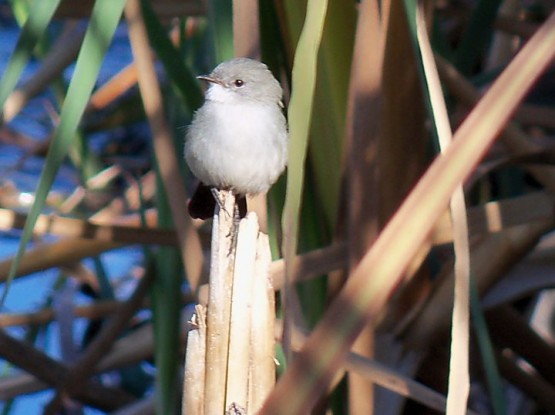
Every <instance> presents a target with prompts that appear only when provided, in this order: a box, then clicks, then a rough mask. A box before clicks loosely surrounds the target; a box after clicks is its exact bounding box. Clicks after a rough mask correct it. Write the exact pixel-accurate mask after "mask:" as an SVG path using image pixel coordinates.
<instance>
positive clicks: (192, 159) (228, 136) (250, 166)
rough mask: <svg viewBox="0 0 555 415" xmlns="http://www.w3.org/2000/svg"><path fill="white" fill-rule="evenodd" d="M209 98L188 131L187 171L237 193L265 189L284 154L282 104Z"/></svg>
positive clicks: (282, 162) (275, 175) (281, 166)
mask: <svg viewBox="0 0 555 415" xmlns="http://www.w3.org/2000/svg"><path fill="white" fill-rule="evenodd" d="M211 89H213V90H215V91H218V90H222V91H221V94H225V93H226V92H227V91H225V90H224V88H211ZM215 93H216V94H217V92H215ZM210 98H211V99H210V100H209V101H206V102H205V104H204V105H203V106H202V108H201V109H199V110H198V111H197V113H196V114H195V117H194V119H193V122H192V124H191V126H190V127H189V130H188V133H187V141H186V145H185V156H186V159H187V163H188V165H189V167H190V168H191V171H192V172H193V173H194V174H195V176H196V177H197V178H199V179H200V180H201V181H202V182H204V183H205V184H207V185H211V186H216V187H219V188H229V189H232V190H234V191H235V192H236V193H239V194H257V193H262V192H265V191H267V190H268V188H269V187H270V186H271V185H272V184H273V183H274V182H275V181H276V180H277V178H278V177H279V175H280V174H281V173H282V172H283V170H284V168H285V164H286V159H287V128H286V123H285V118H284V117H283V114H282V113H281V109H280V108H279V106H278V105H277V104H275V105H268V104H259V103H237V102H236V101H234V100H228V99H227V98H229V97H227V96H225V95H224V96H218V95H216V96H211V97H210ZM222 98H223V99H222ZM230 101H231V102H230Z"/></svg>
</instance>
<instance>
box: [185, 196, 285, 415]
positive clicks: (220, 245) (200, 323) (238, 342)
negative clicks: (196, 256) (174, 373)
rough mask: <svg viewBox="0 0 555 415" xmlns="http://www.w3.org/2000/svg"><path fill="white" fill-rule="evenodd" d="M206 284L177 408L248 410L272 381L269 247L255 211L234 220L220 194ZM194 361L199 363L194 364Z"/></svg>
mask: <svg viewBox="0 0 555 415" xmlns="http://www.w3.org/2000/svg"><path fill="white" fill-rule="evenodd" d="M220 199H221V202H222V208H223V209H221V208H219V207H218V208H217V209H216V215H215V216H214V224H213V229H212V254H211V264H210V284H209V294H208V305H207V308H206V320H205V329H204V315H203V314H204V310H203V308H202V306H201V305H198V306H197V311H196V316H195V318H194V322H193V325H194V329H193V330H191V331H190V332H189V337H188V346H187V359H186V363H185V376H184V388H183V391H184V392H183V414H187V415H197V414H223V413H228V411H230V413H235V412H237V411H239V413H242V414H254V413H256V412H257V411H258V410H259V409H260V408H261V407H262V403H263V402H264V400H265V398H266V396H267V395H268V394H269V392H270V390H271V389H272V387H273V385H274V383H275V364H274V322H275V309H274V289H273V287H272V285H271V283H270V273H269V271H270V262H271V255H270V245H269V241H268V237H267V235H265V234H262V233H260V230H259V225H258V219H257V216H256V214H255V213H252V212H251V213H249V214H248V215H247V217H246V218H244V219H242V220H241V221H240V223H239V225H238V226H234V223H233V213H232V212H233V206H234V204H235V197H234V196H233V195H232V194H231V193H230V192H224V191H222V192H220ZM199 365H200V366H199Z"/></svg>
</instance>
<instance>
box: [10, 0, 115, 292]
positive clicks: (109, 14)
mask: <svg viewBox="0 0 555 415" xmlns="http://www.w3.org/2000/svg"><path fill="white" fill-rule="evenodd" d="M124 5H125V0H98V1H97V2H96V3H95V5H94V8H93V11H92V16H91V20H90V24H89V27H88V28H87V33H86V34H85V39H84V40H83V46H82V47H81V51H80V52H79V56H78V58H77V64H76V67H75V73H74V75H73V78H72V79H71V83H70V85H69V89H68V92H67V96H66V99H65V102H64V104H63V107H62V111H61V115H60V123H59V124H58V126H57V128H56V130H55V131H54V135H53V137H52V143H51V145H50V148H49V150H48V154H47V156H46V164H45V166H44V168H43V170H42V173H41V176H40V179H39V185H38V188H37V191H36V195H35V202H34V203H33V206H32V207H31V211H30V212H29V216H28V218H27V222H26V223H25V227H24V229H23V235H22V237H21V242H20V244H19V248H18V250H17V254H16V257H15V260H14V262H13V264H12V267H11V269H10V274H9V276H8V280H7V285H6V289H5V290H4V293H3V294H2V299H1V301H0V303H3V302H4V299H5V297H6V295H7V292H8V288H9V283H10V281H11V280H12V279H13V277H14V275H15V273H16V270H17V267H18V266H19V262H20V261H21V258H22V256H23V253H24V252H25V248H26V246H27V244H28V243H29V240H30V239H31V236H32V232H33V228H34V227H35V223H36V221H37V218H38V216H39V214H40V212H41V210H42V208H43V206H44V203H45V201H46V197H47V196H48V192H49V191H50V188H51V187H52V183H53V182H54V178H55V177H56V174H57V172H58V170H59V168H60V165H61V164H62V162H63V160H64V158H65V156H66V155H67V152H68V149H69V146H70V144H71V142H72V139H73V137H74V136H75V133H76V131H77V128H78V126H79V122H80V120H81V117H82V115H83V113H84V111H85V107H86V105H87V102H88V100H89V97H90V95H91V92H92V90H93V88H94V84H95V81H96V78H97V76H98V72H99V70H100V65H101V64H102V60H103V58H104V55H105V54H106V51H107V49H108V46H109V45H110V42H111V40H112V37H113V35H114V32H115V30H116V27H117V25H118V22H119V20H120V17H121V14H122V12H123V7H124Z"/></svg>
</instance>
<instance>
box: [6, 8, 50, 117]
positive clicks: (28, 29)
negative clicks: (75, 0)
mask: <svg viewBox="0 0 555 415" xmlns="http://www.w3.org/2000/svg"><path fill="white" fill-rule="evenodd" d="M59 3H60V0H35V2H34V3H33V10H34V11H33V13H31V14H30V15H29V18H28V19H27V21H26V22H25V25H24V26H23V30H22V32H21V35H20V36H19V39H18V40H17V44H16V45H15V49H14V52H13V54H12V56H11V58H10V61H9V62H8V65H7V67H6V70H5V72H4V75H3V76H2V80H1V81H0V108H3V107H4V104H5V103H6V99H7V98H8V96H9V95H10V94H11V92H12V91H13V90H14V88H15V86H16V84H17V81H18V80H19V77H20V76H21V73H22V72H23V69H24V68H25V65H26V64H27V62H28V61H29V59H30V58H31V55H32V54H33V49H34V48H35V46H36V45H37V43H38V41H39V39H40V38H41V36H42V35H43V33H44V31H45V30H46V28H47V27H48V24H49V23H50V20H51V19H52V16H53V15H54V12H55V11H56V8H57V7H58V4H59Z"/></svg>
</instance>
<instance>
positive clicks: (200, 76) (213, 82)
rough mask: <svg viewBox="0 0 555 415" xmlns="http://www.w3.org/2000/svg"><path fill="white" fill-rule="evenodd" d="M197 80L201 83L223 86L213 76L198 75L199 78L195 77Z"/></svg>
mask: <svg viewBox="0 0 555 415" xmlns="http://www.w3.org/2000/svg"><path fill="white" fill-rule="evenodd" d="M197 79H200V80H202V81H207V82H210V83H212V84H218V85H222V86H223V83H222V81H221V80H220V79H218V78H214V77H213V76H210V75H199V76H197Z"/></svg>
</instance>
